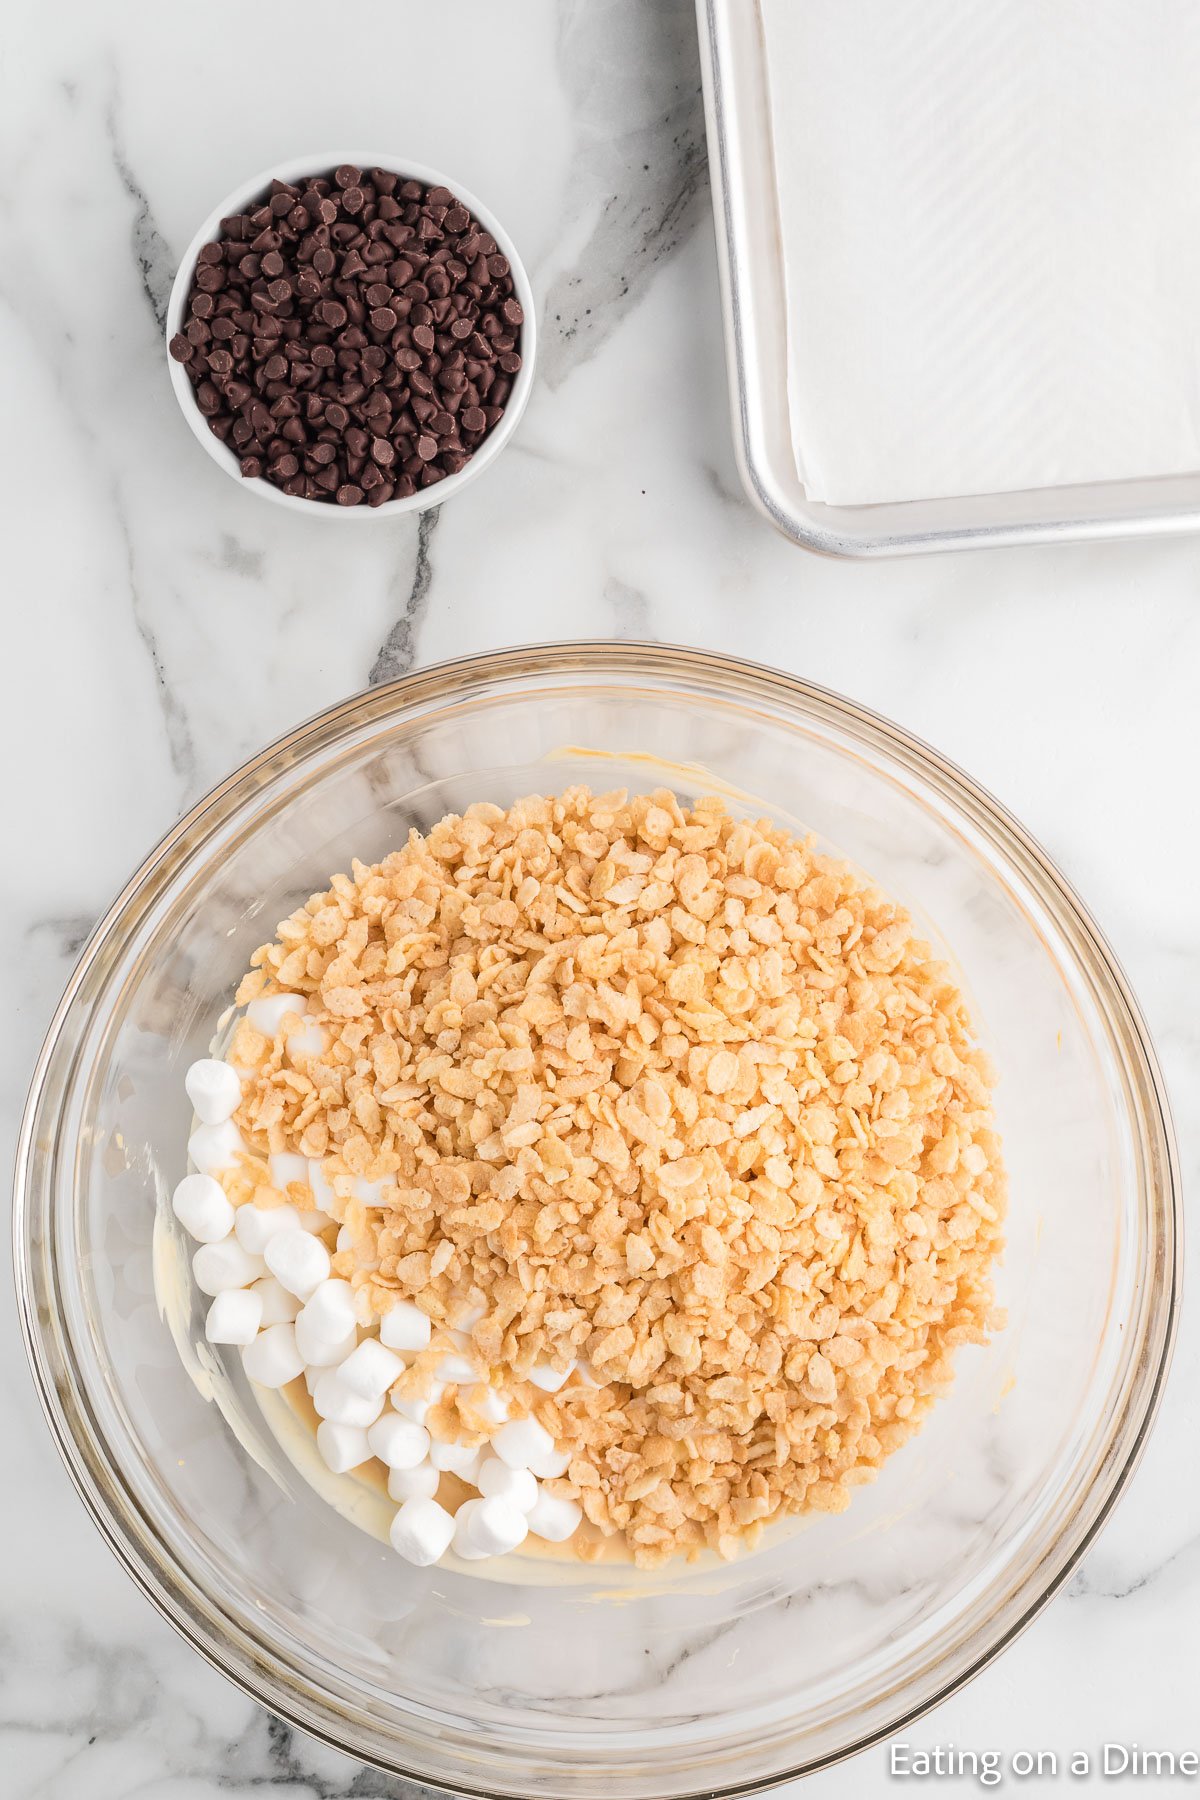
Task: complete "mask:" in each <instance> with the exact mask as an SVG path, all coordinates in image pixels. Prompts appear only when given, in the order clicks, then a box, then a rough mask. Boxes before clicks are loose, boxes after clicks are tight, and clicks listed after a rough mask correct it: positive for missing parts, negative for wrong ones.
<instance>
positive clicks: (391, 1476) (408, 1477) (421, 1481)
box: [388, 1462, 442, 1500]
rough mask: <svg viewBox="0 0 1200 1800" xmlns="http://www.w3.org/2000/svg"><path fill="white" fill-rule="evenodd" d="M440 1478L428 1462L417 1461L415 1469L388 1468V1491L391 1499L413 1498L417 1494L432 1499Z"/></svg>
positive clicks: (440, 1481) (440, 1480)
mask: <svg viewBox="0 0 1200 1800" xmlns="http://www.w3.org/2000/svg"><path fill="white" fill-rule="evenodd" d="M441 1484H442V1478H441V1476H440V1475H439V1474H438V1472H437V1470H436V1469H435V1468H434V1466H433V1464H432V1463H430V1462H423V1463H418V1464H417V1466H416V1468H415V1469H389V1470H388V1493H389V1494H390V1495H391V1496H392V1499H393V1500H413V1499H416V1497H417V1496H418V1495H419V1496H420V1497H421V1498H422V1499H423V1500H432V1499H433V1496H434V1495H435V1494H436V1493H437V1491H438V1488H439V1487H440V1486H441Z"/></svg>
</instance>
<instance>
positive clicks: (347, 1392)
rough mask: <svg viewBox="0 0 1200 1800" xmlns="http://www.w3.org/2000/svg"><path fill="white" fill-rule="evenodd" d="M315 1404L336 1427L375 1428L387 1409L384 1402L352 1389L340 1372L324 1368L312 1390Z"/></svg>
mask: <svg viewBox="0 0 1200 1800" xmlns="http://www.w3.org/2000/svg"><path fill="white" fill-rule="evenodd" d="M312 1403H313V1406H314V1407H315V1408H316V1410H317V1412H318V1413H319V1414H320V1416H321V1417H322V1418H323V1419H332V1420H333V1422H334V1424H335V1425H362V1426H364V1427H366V1426H367V1425H373V1424H374V1423H375V1421H376V1419H377V1418H378V1417H379V1414H380V1411H381V1410H382V1407H383V1401H382V1400H364V1399H363V1397H362V1395H361V1394H356V1393H355V1392H354V1391H353V1389H352V1388H348V1387H347V1386H346V1384H345V1382H344V1381H343V1380H342V1378H341V1376H340V1375H339V1373H338V1371H337V1370H336V1369H323V1370H322V1371H321V1373H320V1375H318V1377H317V1379H316V1381H315V1383H314V1384H313V1390H312Z"/></svg>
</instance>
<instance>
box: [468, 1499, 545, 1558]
mask: <svg viewBox="0 0 1200 1800" xmlns="http://www.w3.org/2000/svg"><path fill="white" fill-rule="evenodd" d="M466 1535H467V1539H468V1541H469V1542H470V1543H471V1545H472V1546H473V1547H474V1548H475V1549H476V1550H482V1551H483V1554H484V1555H485V1556H507V1555H508V1553H509V1551H510V1550H516V1549H517V1548H518V1547H519V1546H520V1545H521V1544H523V1543H524V1542H525V1539H526V1537H527V1536H528V1535H529V1521H528V1520H527V1519H526V1517H525V1514H524V1513H523V1512H522V1511H521V1508H520V1507H519V1506H514V1505H513V1503H512V1501H511V1500H504V1499H501V1498H500V1496H499V1495H496V1494H493V1495H490V1496H489V1497H488V1498H487V1499H485V1500H481V1501H480V1502H479V1504H478V1506H476V1507H475V1509H474V1511H473V1512H472V1514H471V1517H470V1519H469V1521H468V1523H467V1528H466Z"/></svg>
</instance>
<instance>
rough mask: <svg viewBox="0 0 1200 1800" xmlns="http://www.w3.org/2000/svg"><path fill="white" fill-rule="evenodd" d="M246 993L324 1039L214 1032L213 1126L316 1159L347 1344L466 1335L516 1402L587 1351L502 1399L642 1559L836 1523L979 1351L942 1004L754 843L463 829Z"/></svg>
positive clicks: (974, 1210)
mask: <svg viewBox="0 0 1200 1800" xmlns="http://www.w3.org/2000/svg"><path fill="white" fill-rule="evenodd" d="M253 966H254V972H253V973H251V974H249V975H247V977H246V978H245V980H244V981H243V983H242V986H241V988H240V990H239V993H238V1000H239V1002H240V1003H242V1004H244V1003H245V1002H246V1001H248V1000H250V999H252V998H254V997H255V996H256V995H258V994H260V993H263V992H269V991H272V990H274V989H277V988H284V989H290V990H292V991H296V992H301V993H304V994H306V995H308V996H309V1015H308V1018H307V1019H306V1020H305V1023H306V1024H309V1023H311V1022H313V1021H314V1020H315V1021H316V1022H318V1023H320V1024H322V1025H323V1026H324V1027H325V1028H326V1031H327V1032H328V1033H329V1037H330V1041H329V1045H328V1048H327V1049H326V1051H325V1052H324V1053H323V1054H322V1055H321V1057H320V1058H319V1059H314V1058H311V1057H308V1056H304V1055H301V1054H299V1053H296V1054H295V1055H293V1054H292V1053H290V1052H289V1049H288V1039H289V1038H290V1037H291V1035H292V1034H293V1033H294V1031H295V1030H297V1029H298V1028H299V1025H300V1021H299V1020H298V1019H295V1018H294V1017H293V1018H289V1019H285V1021H284V1023H283V1025H282V1026H281V1028H280V1032H279V1035H278V1036H277V1038H276V1039H275V1041H274V1043H270V1042H268V1041H267V1040H266V1039H264V1038H262V1037H260V1036H258V1035H257V1034H256V1033H254V1032H252V1031H251V1030H250V1029H249V1028H248V1027H247V1026H245V1025H243V1026H242V1027H241V1028H240V1029H239V1032H238V1035H237V1037H236V1039H235V1043H234V1047H233V1051H232V1057H233V1060H234V1061H236V1062H238V1063H239V1064H241V1065H243V1066H245V1067H249V1068H253V1070H254V1073H253V1074H252V1075H251V1076H250V1077H249V1078H248V1079H247V1081H246V1082H245V1084H244V1094H243V1104H242V1106H241V1108H240V1110H239V1112H238V1114H237V1121H238V1123H239V1125H240V1126H241V1127H242V1129H243V1131H244V1132H246V1133H247V1134H248V1136H249V1139H250V1142H251V1144H252V1145H253V1146H254V1148H255V1150H256V1151H257V1152H258V1153H259V1155H260V1156H261V1155H263V1154H265V1153H266V1151H267V1150H272V1151H274V1150H296V1151H300V1152H301V1153H303V1154H304V1155H306V1156H312V1157H327V1158H332V1159H333V1160H332V1161H331V1162H327V1164H326V1169H327V1172H329V1173H331V1174H332V1176H333V1185H334V1189H335V1194H336V1201H335V1207H334V1210H335V1212H337V1214H338V1216H339V1217H340V1218H341V1219H342V1220H343V1221H344V1223H345V1224H346V1225H347V1226H348V1227H349V1230H350V1233H351V1238H352V1248H350V1249H347V1250H344V1251H342V1252H340V1253H339V1254H338V1256H337V1257H336V1258H335V1267H336V1268H337V1272H338V1273H340V1274H343V1275H346V1276H348V1277H349V1279H350V1280H351V1281H352V1282H353V1283H354V1284H355V1286H356V1288H357V1289H358V1291H359V1301H360V1307H361V1310H362V1315H363V1317H364V1319H369V1318H370V1317H372V1316H373V1315H375V1314H377V1313H378V1312H379V1311H380V1310H381V1309H384V1308H386V1307H387V1306H389V1305H390V1304H391V1303H392V1301H393V1299H394V1298H395V1297H396V1296H397V1295H407V1296H410V1297H411V1298H412V1299H414V1300H416V1301H417V1302H418V1303H419V1304H420V1305H421V1306H422V1307H423V1308H424V1309H425V1311H426V1312H428V1313H429V1314H430V1315H431V1316H432V1317H433V1318H434V1320H435V1321H439V1322H441V1323H449V1324H453V1323H454V1322H455V1320H456V1319H457V1318H461V1317H462V1316H463V1314H464V1311H465V1310H466V1309H467V1308H469V1307H475V1308H479V1307H482V1308H483V1309H484V1316H483V1317H482V1318H481V1319H480V1320H479V1322H478V1323H476V1324H475V1325H474V1327H473V1332H472V1335H473V1339H474V1345H475V1350H476V1354H477V1356H478V1357H479V1359H481V1360H482V1361H483V1362H484V1363H486V1364H487V1365H488V1366H489V1368H490V1370H491V1371H492V1373H493V1376H494V1378H495V1379H496V1380H497V1382H499V1383H502V1384H505V1385H507V1386H509V1387H511V1386H513V1384H514V1383H517V1384H519V1383H520V1382H521V1381H522V1380H523V1379H524V1378H525V1377H526V1376H527V1375H528V1373H529V1371H530V1369H531V1367H532V1366H533V1364H534V1363H536V1362H540V1361H544V1360H546V1359H549V1360H550V1361H552V1362H554V1363H556V1364H557V1365H558V1366H560V1367H562V1366H565V1365H566V1364H567V1363H568V1362H569V1361H570V1360H571V1359H572V1358H575V1357H578V1358H582V1359H585V1360H586V1362H587V1363H588V1364H589V1365H590V1366H591V1369H592V1371H593V1372H594V1374H595V1375H596V1377H597V1378H599V1379H600V1380H601V1381H602V1382H603V1383H604V1384H605V1385H603V1386H601V1387H600V1388H599V1389H595V1388H591V1387H581V1386H579V1385H577V1384H574V1383H572V1384H571V1385H568V1386H567V1387H565V1388H563V1389H562V1390H560V1392H559V1393H558V1394H556V1395H554V1396H549V1395H546V1394H544V1393H542V1392H540V1390H538V1389H535V1388H533V1387H529V1388H526V1389H523V1390H519V1391H521V1392H523V1393H524V1394H525V1397H526V1401H527V1403H528V1405H529V1406H530V1407H531V1409H532V1410H533V1411H534V1412H535V1413H536V1415H537V1416H538V1418H539V1419H541V1421H542V1422H543V1424H544V1425H545V1426H546V1427H547V1428H548V1429H549V1430H550V1431H551V1432H553V1433H554V1435H555V1437H556V1438H558V1439H559V1440H560V1441H562V1442H563V1443H564V1445H567V1446H569V1447H570V1449H571V1450H572V1452H573V1456H572V1461H571V1465H570V1469H569V1471H568V1475H567V1477H566V1478H565V1481H564V1482H563V1483H562V1484H561V1486H562V1490H563V1491H570V1492H572V1493H574V1494H576V1495H577V1496H578V1498H579V1500H580V1503H581V1504H582V1506H583V1509H584V1512H585V1514H586V1516H587V1517H588V1518H589V1519H590V1520H591V1521H592V1522H593V1523H594V1524H595V1525H596V1526H598V1527H599V1530H600V1532H601V1533H603V1534H612V1533H616V1532H621V1533H624V1535H625V1538H626V1540H627V1542H628V1544H629V1546H630V1548H631V1550H632V1552H633V1555H634V1557H635V1558H636V1560H637V1561H638V1562H639V1563H642V1564H653V1563H657V1562H661V1561H663V1560H664V1559H665V1558H666V1557H668V1556H670V1555H672V1554H675V1553H677V1552H684V1553H694V1552H696V1551H699V1550H701V1549H702V1548H705V1547H711V1548H714V1549H716V1550H717V1551H719V1552H720V1553H721V1554H722V1555H732V1554H733V1553H734V1552H735V1550H736V1548H737V1547H738V1545H739V1544H740V1543H745V1542H747V1541H750V1542H753V1541H754V1539H755V1538H756V1537H757V1535H758V1534H759V1532H760V1531H761V1528H762V1526H763V1524H764V1523H765V1522H767V1521H769V1520H771V1519H773V1518H775V1517H777V1516H780V1515H782V1514H787V1513H796V1512H802V1511H809V1510H813V1509H820V1510H827V1511H838V1510H840V1509H841V1508H843V1507H845V1506H846V1505H847V1504H848V1501H849V1497H850V1490H851V1488H852V1487H854V1486H855V1485H857V1484H859V1483H861V1482H864V1481H869V1480H871V1479H872V1478H873V1477H874V1475H875V1474H876V1472H877V1471H878V1469H879V1467H880V1465H881V1463H882V1462H883V1460H884V1458H885V1457H886V1456H887V1455H888V1454H889V1453H890V1452H891V1451H893V1450H894V1449H895V1448H896V1447H897V1445H899V1444H900V1443H901V1442H902V1441H903V1440H904V1439H905V1438H906V1437H908V1436H909V1434H910V1433H911V1432H913V1431H914V1430H915V1429H916V1428H917V1427H918V1426H919V1425H920V1423H921V1421H922V1419H923V1418H924V1416H925V1414H926V1413H927V1411H928V1410H929V1407H930V1405H931V1404H932V1402H933V1400H934V1399H935V1398H936V1396H937V1395H938V1394H939V1393H940V1392H942V1391H943V1390H944V1389H945V1387H946V1385H947V1383H948V1382H949V1380H950V1378H951V1373H952V1369H951V1362H952V1355H953V1352H954V1350H955V1348H956V1347H957V1346H958V1345H959V1344H963V1343H979V1342H981V1341H982V1340H983V1338H984V1335H985V1331H986V1329H987V1328H988V1326H989V1325H993V1326H994V1325H996V1324H998V1323H1000V1322H1001V1321H1000V1319H999V1317H998V1316H997V1315H996V1314H995V1311H994V1308H993V1304H992V1290H991V1283H990V1278H989V1270H990V1265H991V1263H992V1261H993V1259H994V1257H995V1256H996V1254H997V1252H998V1250H999V1249H1000V1247H1001V1236H1000V1226H1001V1219H1002V1217H1003V1212H1004V1193H1005V1183H1004V1173H1003V1167H1002V1164H1001V1159H1000V1146H999V1142H998V1139H997V1137H996V1134H995V1130H994V1126H993V1122H992V1115H991V1112H990V1095H989V1082H990V1079H991V1077H990V1072H989V1069H988V1065H987V1062H986V1060H985V1058H984V1056H983V1054H982V1053H981V1052H980V1050H979V1049H978V1048H976V1047H975V1045H974V1044H973V1042H972V1040H971V1035H970V1027H969V1022H968V1019H967V1014H966V1010H965V1007H964V1003H963V998H962V995H961V994H960V993H959V991H958V989H957V988H956V986H955V985H954V982H953V980H952V979H951V977H950V974H949V973H948V971H947V969H946V968H945V966H944V965H942V964H940V963H938V962H935V961H934V960H933V959H932V956H931V953H930V951H929V948H928V946H927V945H925V944H922V943H921V942H919V941H918V940H917V939H916V938H914V937H913V935H912V930H911V925H910V922H909V920H908V918H907V917H906V915H905V914H904V913H903V912H902V911H901V910H900V909H899V908H898V907H897V906H895V905H894V904H893V903H892V902H891V901H889V900H888V899H886V898H885V896H884V895H882V894H881V893H879V892H878V891H877V890H876V889H874V888H872V887H870V886H868V885H866V884H865V883H864V882H863V881H862V880H861V878H860V877H859V876H858V875H856V874H855V873H854V872H853V871H852V870H851V869H849V868H847V867H845V866H844V865H842V864H840V863H837V862H834V861H831V860H829V859H828V858H826V857H823V856H821V855H819V854H817V852H816V851H815V850H814V849H813V847H812V845H811V843H801V842H799V841H797V840H796V839H794V838H791V837H789V836H788V835H787V834H786V833H785V832H783V831H781V830H779V829H778V828H777V827H775V826H774V825H773V824H771V822H770V821H769V820H766V819H762V820H759V821H758V823H757V824H750V823H748V822H747V821H745V820H740V819H734V818H732V817H730V815H729V814H728V813H727V812H726V811H725V810H724V808H723V806H722V805H721V803H720V802H719V801H717V800H715V799H704V800H701V801H700V802H699V803H698V804H697V805H696V806H695V807H694V808H693V809H690V810H689V809H687V808H685V807H684V806H683V805H682V804H681V803H680V802H679V800H677V799H676V797H675V795H674V794H672V793H670V792H668V791H666V790H662V789H660V790H659V791H657V792H656V793H654V794H651V795H637V796H634V797H632V798H630V797H629V796H627V795H626V794H625V793H624V792H618V793H610V794H603V795H593V794H591V793H590V792H589V791H588V790H587V789H586V788H572V789H570V790H569V791H567V792H566V793H564V794H562V795H560V796H558V797H556V798H550V799H543V798H541V797H539V796H537V795H534V796H531V797H530V798H528V799H525V800H522V801H519V802H518V803H517V804H516V805H515V806H513V807H511V808H510V809H509V810H508V811H507V812H505V811H502V810H501V808H500V807H498V806H492V805H478V806H472V807H471V808H470V809H469V810H468V811H467V812H466V813H465V814H464V815H463V816H462V817H461V818H459V817H449V818H445V819H443V820H442V821H441V822H440V823H439V824H438V825H436V826H434V828H433V829H432V831H431V832H430V833H429V835H428V837H426V838H422V837H421V836H420V835H419V834H418V833H417V832H415V831H414V832H412V833H411V834H410V836H409V840H408V843H407V844H406V845H405V846H404V848H403V849H401V850H398V851H396V852H394V853H393V854H392V855H390V856H388V857H387V858H385V860H384V861H383V862H382V863H380V864H378V865H376V866H375V867H371V868H368V867H365V866H364V865H362V864H360V863H355V864H354V865H353V870H352V873H351V874H350V875H337V876H335V877H334V878H333V881H332V884H331V886H330V888H329V890H328V891H327V892H326V893H323V894H316V895H314V896H313V898H312V899H311V900H309V901H308V903H307V905H306V906H304V907H302V908H301V909H300V910H299V911H297V912H296V913H294V914H293V915H292V917H291V918H290V919H286V920H285V921H284V922H283V924H282V925H281V926H280V927H279V933H278V936H277V938H276V940H275V942H274V943H271V944H267V945H265V946H264V947H263V948H262V949H261V950H259V951H257V952H256V954H255V956H254V958H253ZM255 1168H256V1164H255V1160H254V1158H253V1157H252V1158H249V1159H247V1169H248V1171H249V1175H248V1177H247V1182H249V1181H252V1180H257V1181H259V1182H260V1183H261V1181H262V1180H265V1175H263V1174H262V1173H261V1165H259V1170H260V1173H259V1174H258V1175H257V1176H256V1175H255ZM355 1175H358V1176H365V1177H366V1178H367V1179H369V1180H372V1181H377V1180H380V1179H383V1180H384V1181H391V1182H394V1183H395V1188H394V1192H390V1191H389V1190H385V1198H390V1200H391V1204H390V1205H384V1206H383V1207H378V1208H370V1209H368V1208H367V1207H365V1206H364V1205H363V1204H362V1203H361V1201H358V1200H355V1199H354V1198H353V1197H352V1195H351V1180H350V1178H351V1177H352V1176H355ZM243 1197H250V1196H249V1194H247V1195H245V1196H243ZM254 1198H256V1199H257V1201H258V1203H259V1204H260V1205H261V1204H263V1203H264V1201H265V1202H266V1203H267V1204H270V1203H272V1195H271V1192H270V1190H269V1188H268V1189H265V1190H264V1188H263V1186H262V1185H258V1186H257V1188H256V1191H255V1193H254ZM279 1198H282V1196H279ZM419 1378H420V1371H418V1372H417V1373H416V1374H414V1372H412V1371H410V1372H409V1375H408V1377H406V1378H405V1379H406V1380H407V1381H409V1382H410V1384H411V1383H412V1382H414V1381H416V1380H418V1379H419ZM468 1413H469V1401H468V1398H467V1397H464V1414H468ZM581 1550H582V1553H583V1554H585V1555H586V1554H589V1553H591V1554H594V1553H595V1540H594V1539H592V1540H590V1542H589V1540H587V1539H586V1537H584V1536H583V1535H582V1534H581Z"/></svg>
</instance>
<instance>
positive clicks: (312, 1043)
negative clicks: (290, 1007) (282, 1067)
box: [287, 1025, 328, 1063]
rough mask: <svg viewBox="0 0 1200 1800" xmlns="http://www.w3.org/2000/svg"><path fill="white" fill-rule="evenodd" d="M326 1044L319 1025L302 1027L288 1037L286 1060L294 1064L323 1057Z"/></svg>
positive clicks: (323, 1033)
mask: <svg viewBox="0 0 1200 1800" xmlns="http://www.w3.org/2000/svg"><path fill="white" fill-rule="evenodd" d="M327 1042H328V1039H327V1037H326V1035H325V1032H324V1031H323V1030H322V1028H321V1026H320V1025H302V1026H301V1027H300V1029H299V1031H293V1032H291V1033H290V1035H289V1037H288V1040H287V1053H288V1058H289V1060H290V1061H291V1062H293V1063H294V1062H296V1061H297V1060H302V1061H305V1062H307V1061H308V1060H309V1059H310V1058H311V1057H314V1056H324V1054H325V1045H326V1043H327Z"/></svg>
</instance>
